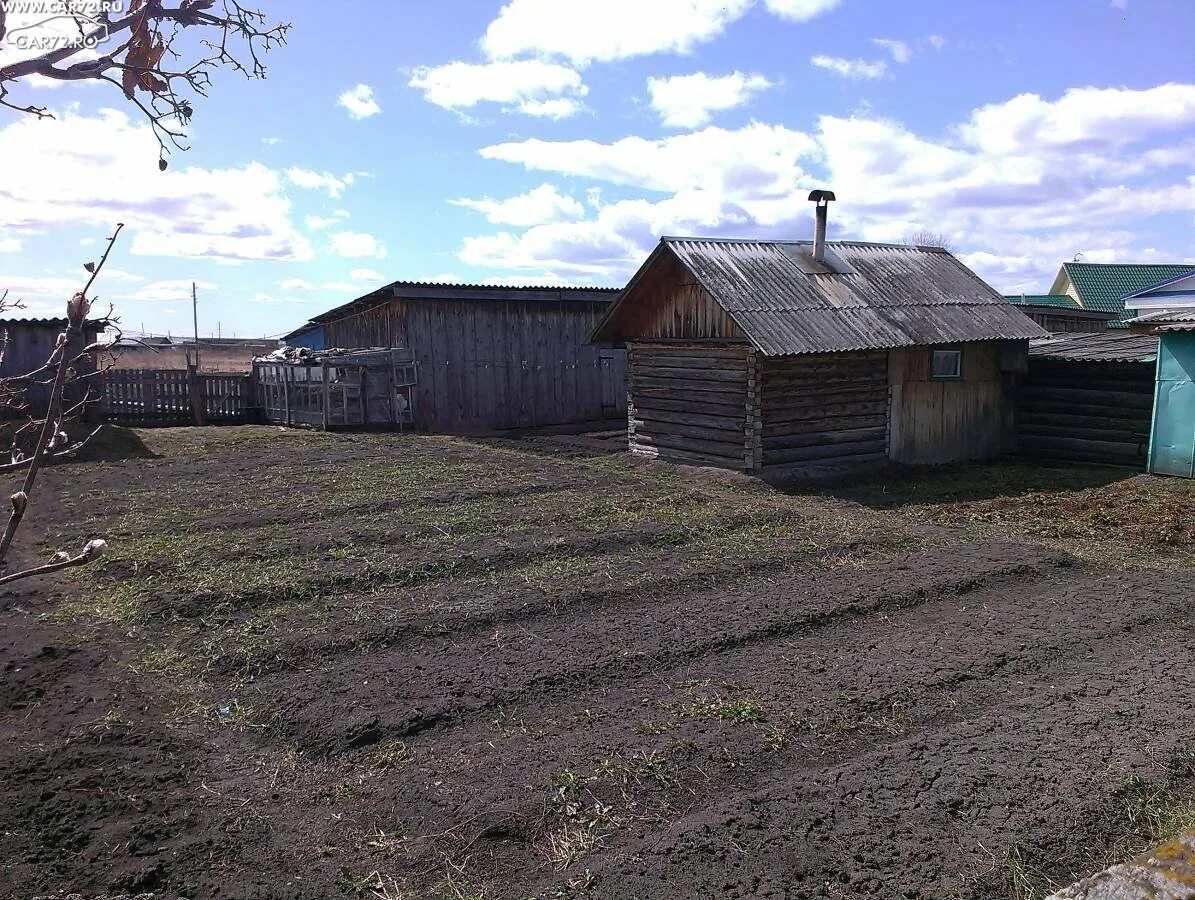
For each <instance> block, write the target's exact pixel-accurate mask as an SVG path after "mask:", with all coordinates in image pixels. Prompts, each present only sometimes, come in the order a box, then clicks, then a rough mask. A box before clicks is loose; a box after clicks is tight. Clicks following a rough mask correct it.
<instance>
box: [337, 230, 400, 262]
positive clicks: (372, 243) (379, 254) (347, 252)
mask: <svg viewBox="0 0 1195 900" xmlns="http://www.w3.org/2000/svg"><path fill="white" fill-rule="evenodd" d="M331 247H332V252H333V253H335V254H336V255H337V256H343V257H344V258H346V259H363V258H365V257H370V256H371V257H374V258H375V259H383V258H385V256H386V248H385V247H383V246H382V244H381V243H380V242H379V241H378V239H377V238H375V237H374V236H373V235H372V234H365V233H364V232H360V231H338V232H336V233H335V234H333V235H332V241H331Z"/></svg>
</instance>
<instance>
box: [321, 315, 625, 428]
mask: <svg viewBox="0 0 1195 900" xmlns="http://www.w3.org/2000/svg"><path fill="white" fill-rule="evenodd" d="M606 308H607V304H605V303H588V302H582V301H557V302H547V301H517V300H444V299H433V300H412V299H403V300H394V301H391V302H390V303H387V304H384V305H382V306H378V307H375V308H374V309H371V310H367V311H365V312H363V313H360V314H358V315H355V316H352V317H349V318H346V319H341V320H339V321H336V322H330V323H328V324H327V325H326V326H325V332H326V342H327V345H328V346H329V347H332V346H337V347H390V346H396V347H397V346H406V347H409V348H410V349H411V351H412V352H413V353H414V355H415V358H416V361H417V362H418V366H419V383H418V385H417V386H416V388H415V395H416V396H415V406H416V410H417V413H416V428H418V429H419V430H422V431H437V432H455V433H467V432H477V431H489V430H494V429H504V428H530V427H536V426H544V425H567V424H574V423H581V422H598V421H603V420H620V421H621V420H622V418H623V416H625V415H626V353H625V351H621V350H614V351H612V350H603V349H602V348H599V347H597V346H595V345H591V344H589V343H588V340H589V335H590V333H591V332H592V331H593V328H594V327H595V326H596V325H597V323H598V321H599V320H600V319H601V317H602V315H603V314H604V312H605V310H606Z"/></svg>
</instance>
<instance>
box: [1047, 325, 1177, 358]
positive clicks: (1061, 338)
mask: <svg viewBox="0 0 1195 900" xmlns="http://www.w3.org/2000/svg"><path fill="white" fill-rule="evenodd" d="M1029 357H1030V359H1057V360H1063V361H1066V362H1142V363H1152V362H1155V361H1156V360H1157V358H1158V339H1157V338H1156V337H1154V336H1153V335H1149V334H1133V333H1131V332H1128V331H1089V332H1077V333H1067V334H1055V335H1051V336H1050V337H1048V338H1041V339H1039V340H1033V341H1030V342H1029Z"/></svg>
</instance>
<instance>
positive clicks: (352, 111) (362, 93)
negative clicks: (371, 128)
mask: <svg viewBox="0 0 1195 900" xmlns="http://www.w3.org/2000/svg"><path fill="white" fill-rule="evenodd" d="M336 105H337V106H341V107H343V108H344V109H345V110H347V111H348V114H349V116H350V117H351V118H353V119H358V120H360V119H368V118H370V117H371V116H376V115H377V114H378V113H380V112H381V111H382V107H381V106H380V105H379V104H378V101H377V100H376V99H375V98H374V95H373V88H371V87H370V86H369V85H368V84H359V85H357V86H356V87H354V88H349V89H348V90H347V91H345V92H344V93H343V94H341V95H340V97H339V98H337V100H336Z"/></svg>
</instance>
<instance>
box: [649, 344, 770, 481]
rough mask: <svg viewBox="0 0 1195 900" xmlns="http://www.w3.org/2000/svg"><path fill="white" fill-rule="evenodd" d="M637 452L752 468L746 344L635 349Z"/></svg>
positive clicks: (742, 468)
mask: <svg viewBox="0 0 1195 900" xmlns="http://www.w3.org/2000/svg"><path fill="white" fill-rule="evenodd" d="M629 353H630V375H629V378H628V385H629V387H628V393H629V395H630V400H629V404H630V407H629V412H628V423H629V424H628V442H629V446H630V450H631V452H632V453H637V454H640V455H643V456H653V457H662V458H664V459H674V460H678V461H681V462H692V463H700V464H707V465H717V466H723V467H726V468H733V469H740V470H744V469H749V468H750V467H751V461H750V460H749V459H748V457H747V448H746V445H745V441H746V435H747V432H746V424H747V421H748V415H749V410H748V406H749V403H750V399H749V392H748V358H749V356H751V355H752V353H751V351H749V349H748V347H747V346H746V345H726V344H724V345H709V344H659V343H647V342H643V343H640V342H636V343H634V344H631V345H630V349H629Z"/></svg>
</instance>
